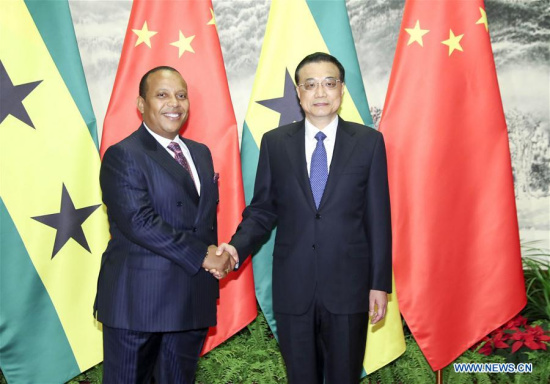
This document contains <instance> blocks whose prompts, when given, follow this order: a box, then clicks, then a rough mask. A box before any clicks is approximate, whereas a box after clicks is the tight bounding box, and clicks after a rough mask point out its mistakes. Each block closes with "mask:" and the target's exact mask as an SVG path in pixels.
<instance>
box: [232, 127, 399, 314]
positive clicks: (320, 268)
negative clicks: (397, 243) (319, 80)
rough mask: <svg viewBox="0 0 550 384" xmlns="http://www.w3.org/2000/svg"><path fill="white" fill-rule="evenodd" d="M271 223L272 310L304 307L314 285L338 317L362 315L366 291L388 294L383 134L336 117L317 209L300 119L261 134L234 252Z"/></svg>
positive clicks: (246, 250) (253, 243)
mask: <svg viewBox="0 0 550 384" xmlns="http://www.w3.org/2000/svg"><path fill="white" fill-rule="evenodd" d="M275 225H277V235H276V238H275V248H274V251H273V308H274V311H275V312H279V313H287V314H302V313H304V312H306V310H307V309H308V307H309V305H310V303H311V302H312V300H313V297H314V293H315V291H316V290H317V291H318V294H319V296H320V298H321V299H322V301H323V303H324V305H325V306H326V308H327V309H328V310H329V311H331V312H333V313H338V314H352V313H360V312H367V311H368V306H369V290H370V289H377V290H383V291H386V292H391V280H392V279H391V218H390V201H389V192H388V180H387V166H386V152H385V146H384V140H383V137H382V134H381V133H380V132H378V131H376V130H374V129H371V128H368V127H365V126H363V125H359V124H355V123H349V122H345V121H343V120H342V119H340V118H339V122H338V128H337V132H336V141H335V147H334V153H333V157H332V162H331V166H330V169H329V177H328V181H327V185H326V187H325V191H324V194H323V198H322V200H321V203H320V206H319V209H316V207H315V203H314V200H313V194H312V192H311V187H310V184H309V177H308V173H307V165H306V159H305V125H304V121H301V122H297V123H293V124H289V125H286V126H282V127H279V128H277V129H274V130H272V131H270V132H268V133H266V134H265V135H264V136H263V138H262V143H261V148H260V158H259V162H258V169H257V174H256V183H255V186H254V197H253V199H252V201H251V203H250V205H249V206H248V207H247V208H246V209H245V210H244V212H243V220H242V222H241V224H240V225H239V227H238V229H237V232H236V233H235V235H234V236H233V238H232V239H231V244H232V245H234V246H235V247H236V248H237V251H238V253H239V255H240V256H241V257H244V256H245V255H249V254H250V253H251V252H252V251H254V250H255V249H256V247H257V245H259V244H260V243H261V242H263V241H264V240H265V239H266V236H267V235H268V234H269V232H270V231H271V230H272V228H273V227H274V226H275Z"/></svg>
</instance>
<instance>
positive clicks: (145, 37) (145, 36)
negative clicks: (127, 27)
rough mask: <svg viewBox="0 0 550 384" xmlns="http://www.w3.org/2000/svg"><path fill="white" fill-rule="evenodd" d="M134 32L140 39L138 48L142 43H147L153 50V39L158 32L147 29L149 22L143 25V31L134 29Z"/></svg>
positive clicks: (137, 42) (137, 43)
mask: <svg viewBox="0 0 550 384" xmlns="http://www.w3.org/2000/svg"><path fill="white" fill-rule="evenodd" d="M132 32H134V33H135V34H136V35H137V37H138V39H137V41H136V45H135V46H136V47H137V46H138V45H140V44H141V43H145V44H147V46H148V47H149V48H151V37H153V36H155V35H156V34H157V33H158V32H156V31H150V30H149V28H147V21H145V22H144V23H143V27H141V29H132Z"/></svg>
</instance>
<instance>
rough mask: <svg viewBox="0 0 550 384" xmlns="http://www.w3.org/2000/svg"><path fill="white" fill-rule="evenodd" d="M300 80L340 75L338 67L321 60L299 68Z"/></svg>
mask: <svg viewBox="0 0 550 384" xmlns="http://www.w3.org/2000/svg"><path fill="white" fill-rule="evenodd" d="M298 77H299V78H300V80H302V81H303V80H307V79H324V78H325V77H336V78H337V77H340V71H338V67H337V66H336V65H334V64H332V63H331V62H328V61H321V62H318V63H309V64H306V65H304V66H303V67H302V68H300V72H298Z"/></svg>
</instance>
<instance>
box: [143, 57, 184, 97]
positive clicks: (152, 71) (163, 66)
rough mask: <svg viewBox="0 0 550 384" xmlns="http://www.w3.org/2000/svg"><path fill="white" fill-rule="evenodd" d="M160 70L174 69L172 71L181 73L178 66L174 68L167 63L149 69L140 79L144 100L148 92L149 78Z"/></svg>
mask: <svg viewBox="0 0 550 384" xmlns="http://www.w3.org/2000/svg"><path fill="white" fill-rule="evenodd" d="M158 71H172V72H176V73H179V72H178V70H177V69H176V68H172V67H169V66H167V65H161V66H160V67H155V68H153V69H150V70H149V71H147V73H146V74H145V75H143V77H142V78H141V80H140V81H139V95H140V96H141V97H143V99H144V100H145V95H146V94H147V78H148V77H149V75H151V74H153V73H155V72H158Z"/></svg>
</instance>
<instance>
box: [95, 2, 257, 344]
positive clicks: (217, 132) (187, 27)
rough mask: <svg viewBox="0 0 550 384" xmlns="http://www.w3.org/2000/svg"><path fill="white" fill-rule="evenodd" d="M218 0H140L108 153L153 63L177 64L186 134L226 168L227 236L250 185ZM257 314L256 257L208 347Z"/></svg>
mask: <svg viewBox="0 0 550 384" xmlns="http://www.w3.org/2000/svg"><path fill="white" fill-rule="evenodd" d="M216 28H217V27H216V19H215V17H214V10H213V8H212V2H211V0H193V1H146V0H134V2H133V5H132V11H131V13H130V20H129V22H128V29H127V31H126V38H125V40H124V46H123V48H122V54H121V58H120V62H119V66H118V71H117V75H116V78H115V84H114V89H113V93H112V95H111V100H110V102H109V108H108V109H107V114H106V116H105V121H104V128H103V135H102V140H101V153H104V152H105V150H106V149H107V148H108V147H109V146H110V145H112V144H115V143H117V142H118V141H120V140H121V139H123V138H125V137H126V136H128V135H129V134H130V133H132V132H133V131H135V130H136V129H137V128H138V127H139V125H140V123H141V116H140V114H139V111H138V110H137V107H136V98H137V96H138V94H139V93H138V88H139V81H140V79H141V77H142V76H143V75H144V74H145V73H146V72H147V71H148V70H150V69H152V68H154V67H157V66H160V65H168V66H171V67H173V68H175V69H177V70H178V71H179V72H180V73H181V75H182V76H183V78H184V79H185V81H186V82H187V87H188V91H189V102H190V110H189V120H188V121H187V123H186V124H184V127H183V130H182V134H183V136H185V137H187V138H189V139H193V140H196V141H199V142H201V143H204V144H206V145H207V146H208V147H209V148H210V151H211V152H212V157H213V160H214V169H215V171H216V172H218V173H219V175H220V179H219V183H218V185H219V189H220V203H219V206H218V240H219V241H220V243H221V242H227V241H229V239H230V238H231V236H232V235H233V233H234V231H235V229H236V227H237V224H238V223H239V222H240V217H241V212H242V210H243V209H244V193H243V186H242V176H241V162H240V157H239V139H238V130H237V123H236V121H235V114H234V112H233V106H232V104H231V98H230V95H229V88H228V85H227V77H226V74H225V67H224V64H223V57H222V52H221V48H220V42H219V38H218V32H217V29H216ZM256 314H257V309H256V300H255V297H254V281H253V276H252V263H251V262H250V261H246V262H245V263H244V264H243V265H242V266H241V267H240V268H239V270H238V271H237V272H233V273H231V274H229V276H228V277H227V278H225V279H223V280H221V281H220V299H219V301H218V325H217V326H216V327H212V328H210V330H209V333H208V337H207V339H206V342H205V345H204V348H203V353H206V352H208V351H209V350H211V349H212V348H214V347H216V346H217V345H218V344H220V343H222V342H223V341H224V340H226V339H228V338H229V337H231V336H232V335H234V334H235V333H236V332H238V331H239V330H240V329H242V328H243V327H244V326H246V325H247V324H248V323H250V322H251V321H252V320H253V319H254V318H255V317H256Z"/></svg>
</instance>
